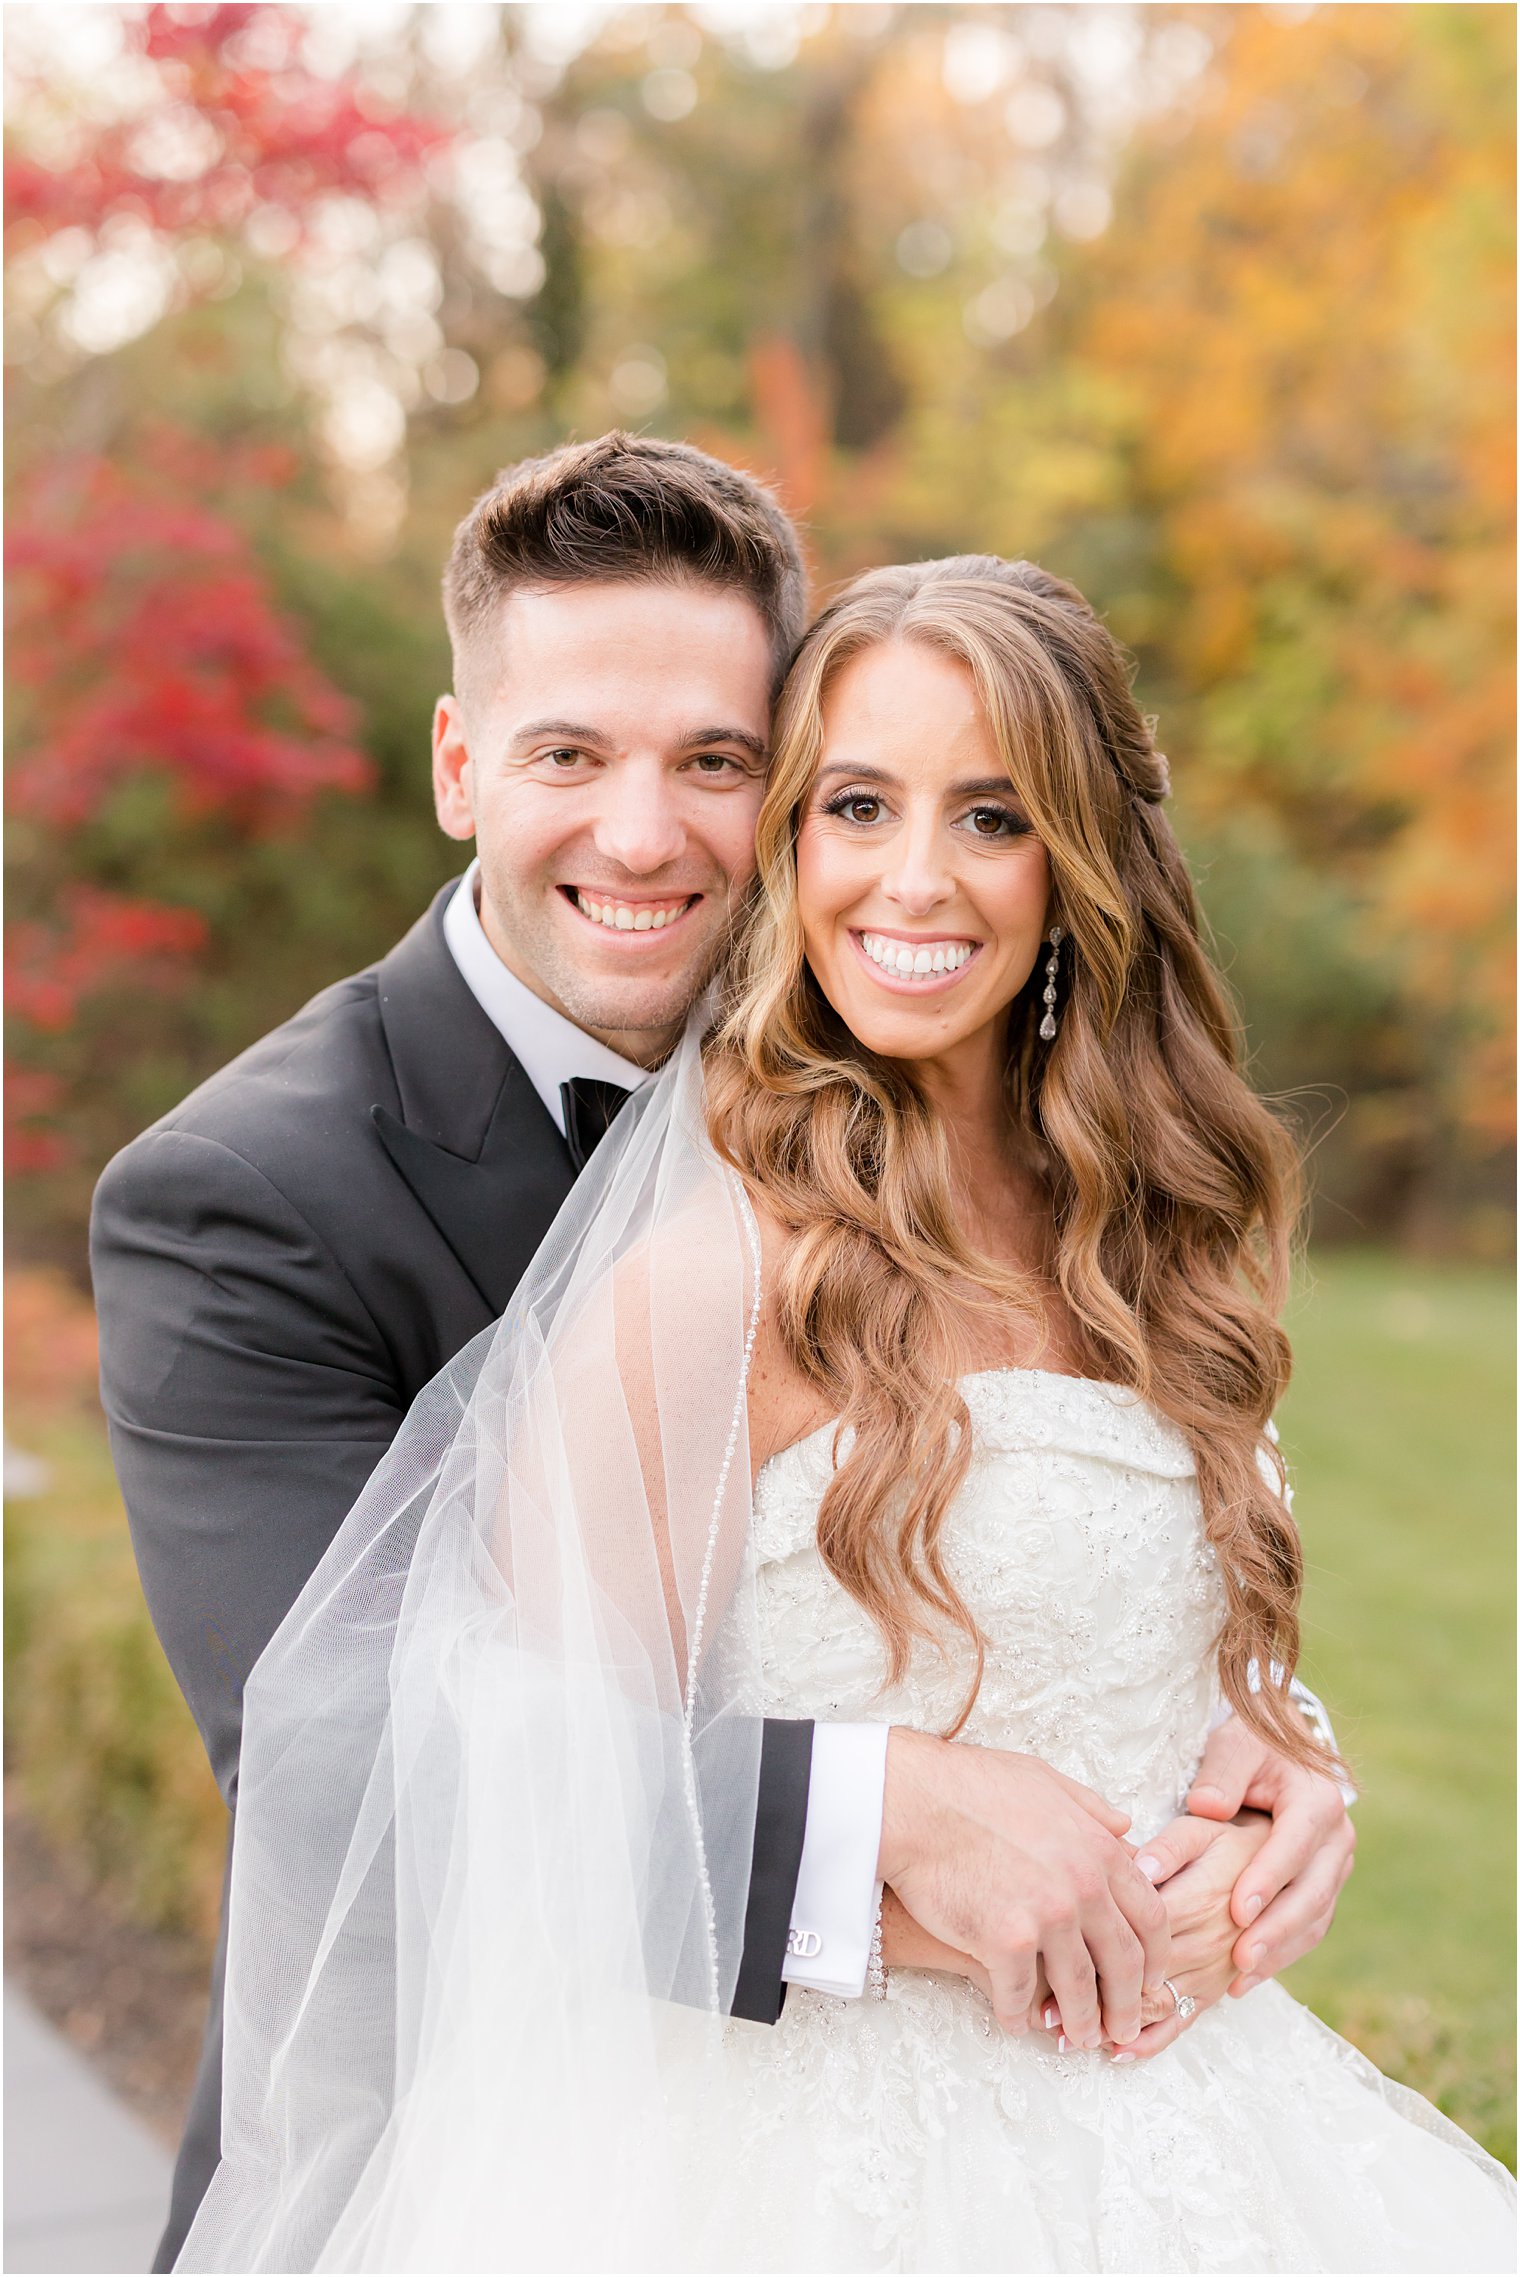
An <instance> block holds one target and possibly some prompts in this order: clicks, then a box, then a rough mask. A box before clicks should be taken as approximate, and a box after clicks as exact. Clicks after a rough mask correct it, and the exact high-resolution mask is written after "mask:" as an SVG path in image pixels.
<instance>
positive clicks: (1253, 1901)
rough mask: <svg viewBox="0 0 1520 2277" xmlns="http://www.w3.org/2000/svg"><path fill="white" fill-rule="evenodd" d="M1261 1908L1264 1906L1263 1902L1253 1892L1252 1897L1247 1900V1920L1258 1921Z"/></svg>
mask: <svg viewBox="0 0 1520 2277" xmlns="http://www.w3.org/2000/svg"><path fill="white" fill-rule="evenodd" d="M1261 1906H1262V1901H1261V1899H1260V1897H1259V1896H1258V1895H1257V1893H1256V1892H1255V1891H1254V1890H1253V1891H1252V1892H1251V1895H1250V1896H1249V1897H1248V1898H1247V1899H1246V1919H1247V1921H1254V1920H1255V1919H1256V1916H1257V1915H1258V1914H1259V1913H1260V1911H1261Z"/></svg>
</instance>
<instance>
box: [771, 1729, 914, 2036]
mask: <svg viewBox="0 0 1520 2277" xmlns="http://www.w3.org/2000/svg"><path fill="white" fill-rule="evenodd" d="M891 1728H892V1727H891V1725H890V1724H814V1726H813V1764H812V1772H811V1776H810V1778H809V1781H808V1805H807V1828H806V1831H805V1833H804V1834H803V1838H802V1864H801V1867H800V1868H799V1870H798V1874H797V1894H796V1897H795V1899H794V1901H793V1904H792V1926H791V1934H790V1935H789V1937H788V1938H787V1941H786V1959H785V1960H784V1961H783V1962H782V1964H781V1974H782V1976H783V1978H784V1979H785V1981H786V1982H787V1983H788V1984H798V1985H804V1986H806V1987H807V1989H808V1990H809V1991H810V1992H831V1993H834V1994H836V1995H837V1997H838V1998H839V1999H841V2000H858V1999H859V1998H860V1996H861V1994H862V1993H863V1992H864V1990H865V1983H866V1968H867V1964H868V1963H869V1961H870V1957H871V1934H872V1931H873V1930H874V1929H875V1926H876V1907H877V1902H878V1900H879V1898H880V1895H881V1884H880V1882H879V1881H878V1880H877V1878H876V1861H877V1858H878V1856H879V1854H880V1851H881V1814H882V1806H883V1802H884V1800H885V1796H886V1785H887V1739H888V1735H889V1733H890V1731H891Z"/></svg>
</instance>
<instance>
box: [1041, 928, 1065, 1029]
mask: <svg viewBox="0 0 1520 2277" xmlns="http://www.w3.org/2000/svg"><path fill="white" fill-rule="evenodd" d="M1065 938H1066V933H1065V929H1064V928H1063V927H1062V926H1060V925H1052V926H1051V928H1050V955H1049V957H1048V958H1047V960H1046V964H1045V1017H1044V1019H1043V1020H1042V1021H1041V1022H1040V1035H1041V1037H1042V1038H1043V1040H1044V1041H1045V1042H1046V1043H1047V1044H1048V1043H1050V1042H1051V1041H1052V1040H1053V1038H1054V1036H1055V1032H1056V1028H1057V1026H1058V1022H1057V1020H1056V1009H1055V1007H1056V974H1057V973H1058V972H1059V971H1060V969H1061V943H1062V942H1063V941H1064V940H1065Z"/></svg>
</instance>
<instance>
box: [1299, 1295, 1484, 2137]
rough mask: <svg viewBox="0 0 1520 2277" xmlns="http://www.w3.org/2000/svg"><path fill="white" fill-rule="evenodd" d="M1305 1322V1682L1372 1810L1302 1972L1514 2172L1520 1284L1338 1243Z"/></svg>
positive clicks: (1341, 2025) (1361, 1820) (1322, 1997)
mask: <svg viewBox="0 0 1520 2277" xmlns="http://www.w3.org/2000/svg"><path fill="white" fill-rule="evenodd" d="M1288 1326H1289V1328H1290V1330H1291V1332H1292V1335H1293V1340H1294V1351H1295V1359H1296V1365H1295V1373H1294V1381H1293V1386H1292V1389H1291V1391H1290V1393H1289V1396H1288V1399H1287V1401H1286V1404H1285V1406H1284V1410H1283V1414H1282V1417H1281V1425H1282V1433H1283V1441H1284V1445H1285V1447H1286V1450H1287V1454H1288V1459H1289V1463H1290V1465H1291V1468H1292V1475H1293V1483H1294V1486H1295V1488H1296V1493H1297V1499H1296V1504H1295V1516H1296V1517H1297V1519H1298V1522H1299V1526H1300V1529H1301V1531H1302V1534H1303V1538H1304V1546H1305V1551H1306V1555H1307V1559H1308V1568H1309V1578H1308V1588H1307V1592H1306V1598H1305V1646H1304V1669H1303V1673H1304V1675H1305V1677H1306V1679H1307V1681H1308V1682H1309V1683H1311V1684H1312V1685H1313V1686H1314V1687H1315V1689H1316V1690H1317V1691H1318V1692H1320V1693H1321V1694H1322V1695H1323V1697H1324V1699H1325V1701H1326V1703H1327V1705H1328V1706H1329V1707H1330V1709H1331V1711H1332V1714H1333V1715H1334V1718H1335V1723H1336V1731H1337V1736H1338V1738H1339V1739H1340V1742H1341V1745H1342V1747H1343V1748H1344V1749H1345V1750H1346V1752H1347V1754H1348V1755H1349V1756H1350V1758H1351V1761H1352V1764H1353V1767H1354V1769H1355V1771H1356V1773H1357V1777H1358V1780H1359V1782H1360V1784H1361V1787H1362V1800H1361V1801H1360V1802H1359V1803H1358V1805H1357V1809H1356V1821H1357V1829H1358V1849H1357V1868H1356V1872H1355V1874H1354V1876H1353V1877H1352V1880H1351V1883H1350V1885H1349V1887H1348V1889H1347V1891H1346V1894H1345V1896H1344V1897H1343V1899H1342V1900H1341V1906H1340V1911H1339V1914H1338V1916H1337V1919H1336V1924H1335V1927H1334V1929H1333V1930H1332V1932H1331V1934H1330V1937H1329V1938H1328V1939H1327V1941H1326V1943H1325V1944H1324V1945H1323V1946H1322V1947H1321V1948H1320V1950H1319V1951H1318V1952H1317V1953H1314V1954H1312V1955H1310V1957H1309V1958H1308V1959H1307V1960H1306V1961H1304V1962H1302V1963H1301V1964H1300V1965H1299V1967H1298V1968H1297V1969H1295V1970H1294V1971H1293V1972H1292V1974H1291V1976H1290V1977H1289V1979H1288V1980H1287V1981H1288V1983H1289V1985H1290V1987H1291V1989H1292V1990H1293V1992H1295V1993H1296V1994H1297V1995H1298V1997H1299V1998H1300V1999H1303V2000H1307V2001H1309V2002H1310V2003H1311V2004H1312V2005H1313V2006H1314V2008H1315V2009H1317V2010H1318V2011H1319V2013H1320V2014H1321V2015H1322V2016H1324V2017H1325V2019H1326V2021H1327V2022H1329V2023H1331V2024H1334V2025H1335V2026H1336V2027H1337V2028H1338V2029H1339V2030H1341V2031H1343V2032H1344V2033H1345V2034H1346V2035H1347V2037H1348V2038H1350V2039H1353V2040H1355V2041H1356V2042H1357V2044H1358V2045H1359V2046H1361V2047H1363V2048H1365V2049H1366V2051H1367V2053H1368V2054H1369V2055H1371V2056H1372V2057H1373V2058H1374V2059H1375V2061H1377V2062H1378V2063H1380V2064H1381V2065H1382V2066H1383V2068H1384V2069H1385V2070H1387V2071H1389V2072H1391V2073H1393V2074H1394V2075H1395V2076H1396V2077H1399V2078H1403V2079H1406V2080H1408V2082H1409V2083H1410V2084H1411V2085H1412V2086H1415V2087H1418V2088H1419V2089H1420V2090H1421V2091H1422V2092H1423V2093H1424V2094H1426V2095H1429V2096H1430V2097H1431V2098H1432V2099H1433V2100H1434V2101H1436V2102H1438V2103H1439V2104H1440V2106H1441V2108H1442V2109H1443V2110H1445V2111H1448V2112H1449V2113H1450V2114H1451V2116H1452V2117H1453V2118H1454V2119H1456V2120H1458V2121H1459V2122H1460V2123H1461V2124H1462V2125H1463V2126H1465V2127H1467V2128H1468V2129H1469V2130H1470V2131H1471V2132H1472V2133H1474V2134H1476V2135H1477V2136H1478V2137H1479V2138H1480V2139H1481V2140H1482V2141H1483V2142H1485V2143H1486V2144H1487V2145H1488V2147H1489V2148H1490V2149H1491V2150H1493V2151H1494V2152H1495V2153H1497V2154H1498V2155H1499V2156H1501V2157H1503V2158H1505V2159H1506V2160H1508V2162H1509V2163H1510V2164H1511V2165H1513V2163H1514V2143H1515V2138H1514V2031H1513V2026H1514V2001H1515V1985H1514V1943H1515V1881H1514V1862H1515V1834H1514V1816H1513V1798H1514V1759H1513V1748H1514V1724H1513V1669H1514V1639H1513V1611H1514V1503H1515V1469H1514V1381H1515V1355H1514V1312H1513V1287H1512V1284H1511V1281H1510V1279H1509V1277H1508V1276H1507V1275H1504V1274H1501V1273H1497V1272H1493V1271H1487V1270H1479V1269H1463V1268H1460V1267H1438V1266H1432V1265H1429V1264H1426V1263H1423V1262H1414V1261H1411V1260H1408V1259H1402V1258H1399V1257H1395V1256H1389V1255H1387V1254H1384V1253H1381V1252H1349V1253H1348V1252H1341V1253H1336V1252H1329V1253H1326V1254H1323V1255H1320V1256H1318V1257H1317V1258H1316V1259H1315V1260H1314V1263H1313V1267H1312V1270H1311V1271H1310V1272H1309V1273H1308V1274H1306V1276H1305V1280H1304V1286H1303V1289H1302V1291H1301V1293H1300V1295H1299V1297H1298V1299H1297V1301H1296V1303H1295V1305H1294V1307H1293V1310H1292V1312H1291V1314H1290V1316H1289V1322H1288Z"/></svg>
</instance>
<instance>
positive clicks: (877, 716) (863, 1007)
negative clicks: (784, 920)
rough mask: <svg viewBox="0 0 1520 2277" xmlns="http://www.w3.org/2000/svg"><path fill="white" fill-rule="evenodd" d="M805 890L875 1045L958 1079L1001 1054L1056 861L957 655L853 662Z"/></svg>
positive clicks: (832, 978)
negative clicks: (1037, 829) (951, 1073)
mask: <svg viewBox="0 0 1520 2277" xmlns="http://www.w3.org/2000/svg"><path fill="white" fill-rule="evenodd" d="M797 901H798V914H799V916H800V918H801V921H802V930H803V937H804V940H805V943H806V948H807V959H808V963H809V965H810V966H811V968H812V971H813V975H814V977H815V979H816V980H817V982H818V985H819V987H820V988H821V989H822V990H823V993H824V995H825V996H826V997H827V998H828V1000H829V1002H830V1004H831V1005H832V1006H833V1008H834V1010H835V1011H836V1012H837V1013H838V1015H839V1017H840V1019H841V1020H843V1022H844V1023H845V1025H846V1027H848V1028H849V1030H850V1031H851V1033H852V1034H853V1035H855V1036H856V1037H858V1038H859V1040H860V1041H861V1042H862V1043H863V1044H865V1045H866V1046H867V1048H868V1049H870V1050H872V1051H875V1052H879V1053H881V1054H882V1056H883V1057H885V1058H888V1059H908V1060H915V1061H925V1060H934V1061H937V1062H940V1063H942V1064H944V1065H945V1066H946V1071H947V1072H949V1068H950V1066H951V1065H952V1064H953V1066H954V1068H955V1070H956V1072H957V1073H959V1074H961V1075H962V1076H965V1075H968V1074H972V1073H973V1072H974V1071H977V1072H979V1071H980V1070H981V1068H982V1066H983V1063H986V1065H987V1066H988V1067H989V1068H990V1066H991V1064H992V1063H993V1062H994V1061H995V1060H996V1059H998V1058H999V1057H1000V1055H1001V1053H1002V1051H1003V1049H1004V1042H1003V1039H1004V1037H1005V1035H1006V1028H1007V1021H1006V1014H1007V1010H1008V1006H1009V1005H1010V1003H1012V1001H1013V999H1014V998H1015V997H1016V996H1017V995H1018V994H1019V993H1020V991H1021V990H1022V989H1023V988H1024V987H1025V986H1026V985H1027V983H1028V981H1029V979H1030V976H1031V974H1032V973H1033V972H1034V969H1035V966H1036V964H1037V963H1038V961H1039V960H1040V954H1041V949H1042V946H1043V943H1044V939H1045V934H1046V931H1047V911H1048V905H1049V901H1050V864H1049V860H1048V858H1047V855H1046V852H1045V848H1044V846H1043V845H1042V844H1041V842H1040V840H1039V839H1038V838H1037V837H1036V836H1035V834H1034V831H1033V829H1032V828H1031V826H1030V823H1029V821H1028V818H1027V817H1026V815H1025V814H1024V811H1023V809H1022V807H1021V806H1020V803H1019V800H1018V798H1017V796H1016V794H1015V790H1014V786H1013V784H1012V782H1011V781H1010V779H1009V774H1008V769H1007V767H1006V765H1005V764H1004V762H1003V759H1002V757H1001V755H1000V753H999V750H998V746H997V742H996V739H995V738H994V736H993V733H992V729H991V727H990V725H989V723H988V720H987V716H986V713H985V712H984V710H983V708H982V704H981V702H980V699H979V698H978V696H977V692H976V688H975V686H974V684H973V682H972V678H971V674H970V672H969V671H968V669H967V668H966V666H965V665H964V664H962V663H961V662H960V661H959V660H958V659H957V658H954V657H950V656H946V655H944V654H942V653H940V652H939V651H937V650H936V649H933V648H931V647H929V646H928V645H927V644H926V643H924V642H923V641H917V640H904V641H893V642H888V643H885V644H883V645H881V646H879V647H873V648H870V649H867V650H865V651H864V652H863V653H862V654H860V655H858V656H856V657H854V658H852V660H851V661H850V662H849V663H848V664H847V665H845V667H844V668H843V669H842V670H841V672H840V673H839V675H838V677H837V679H836V680H835V681H834V683H833V685H832V686H831V687H830V689H829V691H828V694H827V696H826V698H825V701H824V704H823V749H822V754H821V758H820V763H819V766H818V770H817V773H816V776H815V778H814V780H813V783H812V786H811V790H810V793H809V796H808V799H807V803H806V806H805V808H804V812H803V818H802V824H801V829H800V831H799V834H798V840H797Z"/></svg>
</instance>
